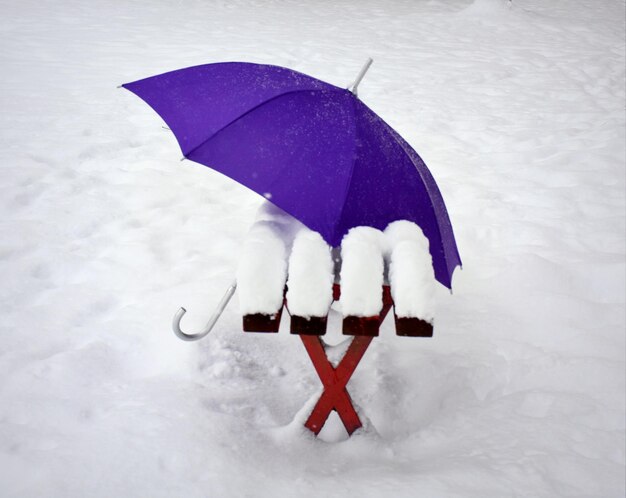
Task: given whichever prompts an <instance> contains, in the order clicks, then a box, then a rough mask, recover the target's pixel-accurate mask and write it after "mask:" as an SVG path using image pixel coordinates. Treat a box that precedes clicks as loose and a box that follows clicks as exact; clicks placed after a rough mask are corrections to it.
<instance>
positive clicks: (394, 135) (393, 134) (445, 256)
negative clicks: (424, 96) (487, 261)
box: [373, 113, 462, 282]
mask: <svg viewBox="0 0 626 498" xmlns="http://www.w3.org/2000/svg"><path fill="white" fill-rule="evenodd" d="M373 114H374V115H375V116H376V118H377V119H378V120H379V121H380V122H381V123H382V124H383V125H384V126H383V129H384V130H386V131H387V133H388V134H389V135H390V136H391V138H393V140H394V141H395V142H396V143H397V144H398V145H399V146H400V147H401V148H402V150H403V151H404V153H405V154H406V155H407V156H408V157H409V159H410V161H411V163H413V166H414V167H415V169H416V170H417V173H418V174H419V175H420V178H422V183H423V184H424V186H425V187H426V192H428V195H429V197H430V196H431V195H432V194H431V186H430V185H429V182H426V181H424V177H423V174H422V173H423V172H422V171H420V169H419V168H418V167H417V165H416V164H415V162H414V161H413V157H412V155H411V153H410V152H411V150H412V149H410V150H408V149H407V145H408V144H407V143H406V142H404V140H403V139H402V140H398V135H397V133H396V132H395V130H394V129H393V128H392V127H391V126H389V125H388V124H387V123H386V122H385V120H383V119H382V118H381V117H380V116H378V115H376V114H375V113H373ZM409 147H410V146H409ZM413 152H414V151H413ZM428 173H429V174H430V172H428ZM431 180H432V183H433V184H434V186H435V187H436V192H435V195H436V196H437V197H438V198H439V199H440V200H441V202H442V203H443V197H442V195H441V192H440V191H439V187H437V184H436V182H435V181H434V178H432V175H431ZM431 201H432V197H431ZM431 204H432V202H431ZM444 207H445V204H444ZM445 212H446V216H448V225H449V229H450V231H451V232H452V224H451V223H450V221H449V215H448V214H447V212H448V210H447V208H446V209H445ZM435 220H436V221H437V224H436V227H437V230H438V231H439V239H440V240H441V241H442V249H443V250H442V253H443V259H444V261H445V262H446V269H447V268H448V262H449V260H448V254H447V252H446V248H445V244H443V240H444V239H443V230H442V229H441V222H440V220H439V217H438V216H435ZM452 240H454V242H455V243H454V249H455V250H456V257H457V260H458V263H456V264H455V265H454V267H453V268H452V272H450V277H449V278H450V282H452V273H454V270H455V268H456V267H457V266H460V265H461V264H462V263H461V255H460V254H459V249H458V247H456V240H455V239H454V232H452Z"/></svg>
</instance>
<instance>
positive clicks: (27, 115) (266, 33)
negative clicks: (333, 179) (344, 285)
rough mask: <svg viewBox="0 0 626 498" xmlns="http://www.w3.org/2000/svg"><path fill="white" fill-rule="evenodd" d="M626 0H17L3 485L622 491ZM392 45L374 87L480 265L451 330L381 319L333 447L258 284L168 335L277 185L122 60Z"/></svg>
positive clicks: (450, 320)
mask: <svg viewBox="0 0 626 498" xmlns="http://www.w3.org/2000/svg"><path fill="white" fill-rule="evenodd" d="M624 8H625V7H624V2H623V1H622V0H577V1H572V0H570V1H565V0H552V1H544V0H513V2H507V1H503V2H500V1H499V0H479V1H476V2H474V1H472V0H450V1H440V0H416V1H406V0H387V1H385V2H380V1H374V0H361V1H357V0H341V1H337V2H321V1H304V0H267V1H263V2H249V1H243V0H228V1H217V0H206V1H204V2H192V1H188V0H180V1H176V2H150V3H148V2H85V1H80V2H79V1H78V0H59V1H56V2H41V1H34V0H21V1H19V2H16V1H8V0H3V1H2V8H1V15H0V25H1V26H2V29H0V46H1V47H2V50H0V74H1V75H2V77H1V78H0V109H1V110H2V112H0V165H1V166H0V176H1V181H0V226H1V230H2V237H0V275H1V277H2V278H1V281H2V284H1V285H0V311H1V316H2V320H0V496H2V497H11V498H15V497H20V498H22V497H24V498H26V497H64V498H65V497H68V498H79V497H80V498H83V497H89V498H99V497H102V498H110V497H150V498H170V497H186V498H200V497H207V496H208V497H220V498H239V497H243V496H249V497H255V498H264V497H277V496H281V497H282V496H284V497H298V498H299V497H305V498H308V497H311V498H312V497H319V496H329V497H335V496H341V497H346V496H358V497H360V498H387V497H394V498H414V497H425V498H448V497H459V498H461V497H462V498H503V497H532V498H555V497H572V498H573V497H581V498H582V497H594V498H597V497H601V498H623V497H624V496H625V494H626V484H625V482H626V475H625V474H626V472H625V470H626V467H625V461H626V457H625V447H626V438H625V419H626V409H625V406H626V400H625V397H626V386H625V384H626V382H625V379H626V369H625V365H626V358H625V356H626V344H625V330H626V305H625V301H626V297H625V293H626V282H625V281H626V275H625V273H626V266H625V260H626V247H625V246H626V241H625V233H626V226H625V220H626V203H625V191H626V178H625V174H626V173H625V166H624V164H625V155H626V146H625V131H626V126H625V116H624V106H625V98H624V92H625V85H624V68H625V61H626V58H625V55H624V52H625V48H624V47H625V20H624ZM368 56H371V57H372V58H373V59H374V64H373V65H372V67H371V68H370V70H369V71H368V73H367V75H366V76H365V78H364V79H363V81H362V82H361V84H360V86H359V98H360V99H361V100H362V101H363V102H364V103H366V104H367V105H368V106H369V107H371V108H372V109H373V110H374V111H375V112H377V113H378V114H380V116H381V117H382V118H383V119H384V120H385V121H386V122H388V123H389V125H391V126H392V127H393V128H394V129H396V130H397V131H398V132H399V133H400V134H401V135H402V136H403V137H404V138H406V140H407V141H408V142H409V143H410V144H412V145H413V146H414V147H415V149H416V150H417V151H418V152H419V153H420V155H421V157H422V158H423V159H424V161H425V162H426V164H427V165H428V167H429V169H430V171H431V172H432V174H433V176H434V178H435V179H436V181H437V185H438V186H439V188H440V189H441V192H442V194H443V197H444V199H445V201H446V206H447V208H448V212H449V214H450V218H451V220H452V223H453V226H454V231H455V236H456V239H457V242H458V245H459V250H460V253H461V256H462V258H463V270H462V271H460V270H459V269H457V271H456V272H455V275H454V280H453V288H454V294H452V295H450V293H448V292H445V291H443V289H441V290H442V292H441V296H439V295H438V296H437V303H436V310H435V311H436V328H435V335H434V337H433V338H430V339H423V338H410V337H397V336H396V335H395V334H394V326H393V319H392V318H393V317H388V318H387V320H386V321H385V323H383V324H382V326H381V331H380V337H377V338H375V339H374V340H373V341H372V344H371V346H370V347H369V349H368V351H367V353H366V354H365V356H364V357H363V360H362V361H361V363H360V364H359V366H358V368H357V369H356V371H355V373H354V376H353V377H352V378H351V380H350V382H349V383H348V385H347V389H348V391H349V393H350V396H351V398H352V400H353V401H354V403H355V405H356V406H357V409H358V410H359V414H360V415H362V416H363V419H364V420H365V417H367V424H368V425H367V429H366V430H364V431H358V432H357V433H355V435H354V436H353V437H351V438H350V439H347V440H343V441H341V442H338V443H335V442H330V443H329V442H328V441H336V440H337V439H342V436H343V438H345V434H344V432H343V428H342V426H341V422H340V421H338V419H337V417H336V415H335V414H334V413H333V415H332V417H331V419H330V420H329V422H328V423H327V425H326V426H325V427H324V429H323V431H322V434H321V436H320V438H313V437H311V436H310V435H309V434H307V431H306V430H304V429H303V428H302V423H303V420H305V419H306V416H307V415H308V413H307V410H310V409H311V406H312V404H313V403H314V402H315V401H316V399H317V396H318V395H319V393H320V392H321V389H322V386H321V383H320V381H319V378H318V377H317V374H316V372H315V369H314V368H313V366H312V365H311V362H310V360H309V358H308V356H307V354H306V352H305V350H304V348H303V346H302V343H301V341H300V340H299V339H298V337H294V336H292V335H290V334H289V333H288V331H289V326H288V323H286V322H283V324H282V330H281V333H279V334H248V333H243V332H242V331H241V312H240V310H239V303H238V302H237V301H238V300H239V298H240V292H241V290H240V291H238V292H237V293H235V296H234V298H233V303H231V305H229V307H228V308H226V310H225V312H224V314H223V316H222V318H221V319H220V321H219V322H218V323H217V326H216V328H215V330H214V331H213V332H212V333H211V334H210V335H209V336H208V337H206V338H205V339H203V340H202V341H200V342H198V343H185V342H183V341H180V340H178V339H177V338H176V337H175V336H174V334H173V333H172V332H171V329H170V324H171V319H172V315H173V314H174V312H175V311H176V310H177V309H178V307H179V306H181V305H184V306H185V307H186V308H187V309H188V310H189V311H188V313H187V315H186V316H185V317H184V319H183V321H182V324H181V328H182V329H183V330H188V331H190V332H193V331H194V330H197V329H198V328H200V327H202V326H203V325H204V324H205V322H206V320H207V319H208V318H209V317H210V315H211V313H212V312H213V310H214V307H215V305H216V304H217V303H218V302H219V299H220V298H221V296H222V294H223V293H224V290H225V289H226V287H227V286H228V285H229V284H230V283H231V282H232V279H233V276H234V275H235V273H236V271H237V265H238V262H239V261H240V259H241V256H242V252H243V242H244V240H245V238H246V233H247V231H248V229H249V227H250V225H251V224H252V223H253V221H254V216H255V212H256V210H257V208H258V206H259V205H260V204H261V202H262V198H261V197H260V196H258V195H257V194H255V193H253V192H251V191H250V190H248V189H247V188H245V187H242V186H241V185H239V184H237V183H236V182H234V181H233V180H231V179H229V178H226V177H224V176H223V175H221V174H219V173H216V172H215V171H213V170H211V169H210V168H206V167H204V166H200V165H198V164H195V163H193V162H191V161H183V162H179V158H180V150H179V148H178V145H177V142H176V140H175V138H174V137H173V136H172V134H171V133H170V132H169V131H167V130H164V129H163V128H162V127H161V126H162V124H163V123H162V121H161V120H160V119H159V117H158V116H157V115H156V114H155V113H154V111H152V110H151V109H150V108H148V106H147V105H146V104H145V103H144V102H142V101H140V99H138V98H137V97H136V96H134V95H132V94H131V93H130V92H128V91H126V90H120V89H116V86H117V85H119V84H120V83H124V82H128V81H134V80H137V79H140V78H144V77H147V76H150V75H154V74H159V73H162V72H165V71H169V70H174V69H178V68H182V67H188V66H193V65H197V64H205V63H210V62H218V61H229V60H235V61H251V62H259V63H268V64H278V65H282V66H287V67H290V68H293V69H295V70H298V71H301V72H304V73H307V74H311V75H313V76H316V77H318V78H320V79H322V80H324V81H328V82H330V83H333V84H336V85H338V86H342V87H345V86H347V85H348V84H349V83H351V82H352V81H353V80H354V77H355V76H356V73H357V72H358V70H359V68H360V67H361V65H362V64H363V62H364V61H365V59H366V58H367V57H368ZM381 195H393V194H392V193H389V192H381ZM375 201H376V200H375V199H372V203H375ZM439 287H441V286H439ZM340 318H341V315H340V314H339V313H336V312H335V311H334V310H331V313H330V315H329V323H328V330H329V332H328V334H327V335H326V336H325V337H324V340H326V341H328V342H329V343H331V344H333V345H337V346H336V347H335V348H334V349H333V350H332V351H333V355H334V354H335V352H338V353H340V352H341V351H342V350H343V349H342V347H343V348H345V345H342V346H339V345H338V343H339V342H340V341H341V340H342V339H343V337H342V336H341V334H340V330H341V321H340ZM283 320H288V316H287V314H286V313H283Z"/></svg>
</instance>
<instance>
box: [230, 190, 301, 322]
mask: <svg viewBox="0 0 626 498" xmlns="http://www.w3.org/2000/svg"><path fill="white" fill-rule="evenodd" d="M301 229H302V224H301V223H300V222H298V221H297V220H295V219H294V218H292V217H291V216H289V215H288V214H287V213H285V212H284V211H282V210H281V209H279V208H277V207H276V206H274V205H273V204H271V203H269V202H266V203H265V204H263V205H262V206H261V208H260V209H259V211H258V213H257V218H256V221H255V222H254V224H253V225H252V227H251V228H250V231H249V232H248V235H247V236H246V239H245V241H244V245H243V249H242V254H241V258H240V260H239V267H238V269H237V289H238V292H239V310H240V312H241V314H243V315H249V314H254V313H262V314H265V315H273V314H275V313H277V312H278V310H280V308H281V307H282V304H283V292H284V289H285V281H286V280H287V257H288V254H289V251H290V250H291V245H292V243H293V239H294V235H295V233H296V232H297V231H299V230H301Z"/></svg>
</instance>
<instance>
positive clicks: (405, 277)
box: [384, 220, 435, 323]
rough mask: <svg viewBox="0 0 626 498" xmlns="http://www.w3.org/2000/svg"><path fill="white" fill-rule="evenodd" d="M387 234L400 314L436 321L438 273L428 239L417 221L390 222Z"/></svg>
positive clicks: (393, 288)
mask: <svg viewBox="0 0 626 498" xmlns="http://www.w3.org/2000/svg"><path fill="white" fill-rule="evenodd" d="M384 234H385V244H386V249H385V252H386V258H387V259H388V261H389V284H390V286H391V297H392V298H393V302H394V309H395V312H396V314H397V315H398V316H399V317H410V318H421V319H422V320H426V321H427V322H430V323H433V321H434V318H435V274H434V271H433V262H432V258H431V256H430V252H429V251H428V246H429V243H428V239H427V238H426V237H425V236H424V234H423V233H422V229H421V228H420V227H418V226H417V225H416V224H415V223H412V222H410V221H403V220H401V221H395V222H393V223H390V224H389V225H388V226H387V228H386V229H385V232H384Z"/></svg>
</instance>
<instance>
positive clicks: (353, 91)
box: [348, 57, 374, 97]
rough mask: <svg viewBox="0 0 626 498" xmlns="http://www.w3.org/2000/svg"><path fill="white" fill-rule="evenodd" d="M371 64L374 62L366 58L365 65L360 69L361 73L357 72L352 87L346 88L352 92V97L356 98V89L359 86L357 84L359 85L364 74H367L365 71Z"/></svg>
mask: <svg viewBox="0 0 626 498" xmlns="http://www.w3.org/2000/svg"><path fill="white" fill-rule="evenodd" d="M372 62H374V59H372V58H371V57H368V58H367V60H366V61H365V64H364V65H363V67H362V68H361V71H360V72H359V74H358V75H357V77H356V79H355V80H354V83H352V85H350V86H349V87H348V90H350V91H351V92H352V95H354V96H355V97H356V96H357V87H358V86H359V83H361V80H362V79H363V76H365V73H366V72H367V70H368V69H369V68H370V66H371V65H372ZM350 87H352V88H350Z"/></svg>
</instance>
